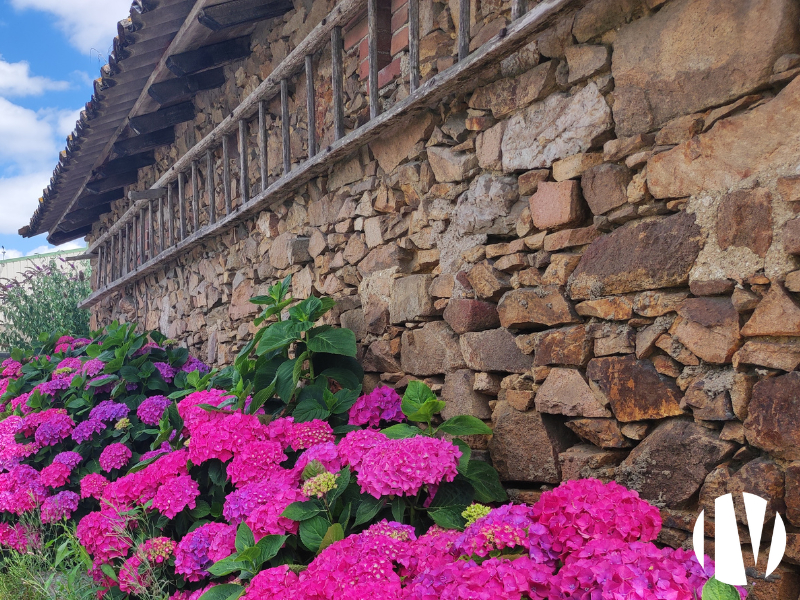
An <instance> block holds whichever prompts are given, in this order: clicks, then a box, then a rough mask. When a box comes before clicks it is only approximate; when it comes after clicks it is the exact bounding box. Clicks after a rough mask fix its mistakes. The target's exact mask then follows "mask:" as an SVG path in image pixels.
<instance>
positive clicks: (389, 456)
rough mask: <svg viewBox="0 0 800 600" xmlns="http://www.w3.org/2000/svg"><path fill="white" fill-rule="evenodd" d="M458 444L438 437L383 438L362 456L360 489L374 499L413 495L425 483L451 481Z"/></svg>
mask: <svg viewBox="0 0 800 600" xmlns="http://www.w3.org/2000/svg"><path fill="white" fill-rule="evenodd" d="M460 457H461V450H459V449H458V446H456V445H455V444H453V443H451V442H448V441H447V440H440V439H437V438H431V437H424V436H418V437H414V438H408V439H402V440H391V439H386V440H384V441H383V442H382V443H380V444H378V445H376V446H375V447H373V448H372V449H370V450H369V451H367V453H366V454H365V455H364V457H363V458H362V459H361V462H360V465H359V467H358V469H357V470H356V473H357V474H358V483H359V484H360V485H361V491H362V492H364V493H365V494H370V495H371V496H373V497H375V498H380V497H382V496H403V495H405V496H415V495H416V494H417V493H418V492H419V490H420V489H421V488H422V487H423V486H425V485H428V486H435V485H438V484H439V483H441V482H442V481H453V479H455V477H456V475H457V474H458V471H457V469H458V459H459V458H460Z"/></svg>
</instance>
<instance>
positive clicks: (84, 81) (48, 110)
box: [0, 0, 130, 259]
mask: <svg viewBox="0 0 800 600" xmlns="http://www.w3.org/2000/svg"><path fill="white" fill-rule="evenodd" d="M129 10H130V0H0V140H2V143H1V144H0V259H2V258H13V257H18V256H23V255H26V254H31V253H36V252H42V251H46V250H52V247H49V246H48V245H47V240H46V239H45V236H43V235H42V236H38V237H36V238H32V239H23V238H21V237H20V236H19V235H17V230H18V229H19V228H20V227H22V226H23V225H25V224H27V223H28V221H29V219H30V216H31V215H32V214H33V211H34V210H35V209H36V205H37V202H38V198H39V196H41V195H42V190H43V189H44V188H45V187H46V186H47V184H48V182H49V180H50V176H51V175H52V172H53V168H54V167H55V165H56V161H57V158H58V153H59V152H60V151H61V150H62V149H63V148H64V145H65V139H66V137H67V135H68V134H69V133H70V132H71V131H72V130H73V129H74V128H75V121H76V119H77V118H78V114H79V112H80V109H81V107H83V106H84V105H85V103H86V102H87V100H88V99H89V98H90V96H91V93H92V85H91V84H92V80H93V79H94V78H95V77H97V76H98V74H99V70H100V67H101V66H102V65H103V64H104V63H105V62H106V61H107V59H108V54H109V51H110V49H111V44H112V41H113V38H114V35H116V26H117V25H116V24H117V21H119V20H120V19H123V18H125V17H127V16H128V13H129ZM82 245H83V242H82V240H77V243H70V244H67V245H65V246H64V247H70V248H76V247H80V246H82Z"/></svg>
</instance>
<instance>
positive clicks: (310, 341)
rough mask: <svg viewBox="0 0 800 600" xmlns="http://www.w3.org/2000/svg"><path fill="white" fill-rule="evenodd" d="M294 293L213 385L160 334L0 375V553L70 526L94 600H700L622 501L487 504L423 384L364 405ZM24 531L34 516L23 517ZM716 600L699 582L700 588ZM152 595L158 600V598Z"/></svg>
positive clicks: (64, 342)
mask: <svg viewBox="0 0 800 600" xmlns="http://www.w3.org/2000/svg"><path fill="white" fill-rule="evenodd" d="M287 291H288V280H287V281H284V282H281V283H280V284H278V285H276V286H273V288H271V289H270V292H269V294H268V295H267V296H262V297H259V298H255V299H254V301H255V302H256V303H257V304H260V305H263V306H264V309H263V311H262V313H261V314H260V315H259V317H258V318H257V320H256V321H257V324H258V325H259V326H262V325H263V327H262V328H261V329H260V330H259V331H258V333H257V334H256V336H255V339H254V340H253V342H251V343H250V344H249V345H248V346H247V347H245V348H244V349H243V351H242V353H241V354H240V355H239V357H238V358H237V360H236V363H235V364H234V365H232V366H230V367H228V368H226V369H223V370H221V371H211V370H210V369H209V368H208V367H207V366H206V365H204V364H203V363H202V362H200V361H198V360H197V359H195V358H192V357H190V356H188V354H187V352H186V350H184V349H181V348H176V347H174V345H173V344H171V343H170V342H169V340H165V339H164V337H163V336H161V335H160V334H158V333H157V332H149V333H147V334H142V335H138V334H136V332H135V330H134V327H133V326H130V325H118V324H114V325H112V326H110V327H109V328H108V329H107V330H106V331H104V332H100V333H97V334H94V335H93V337H92V338H91V339H89V338H87V339H78V340H75V339H72V338H70V337H66V336H61V337H56V336H53V337H51V338H49V339H46V340H43V344H42V347H41V348H39V349H37V350H36V351H35V352H34V353H30V354H27V355H23V354H22V353H21V352H15V353H14V355H13V356H12V358H11V359H9V360H7V361H5V362H4V363H3V364H2V375H1V376H0V377H2V378H0V391H3V393H2V395H1V396H0V403H2V405H3V408H4V411H5V413H4V414H5V419H4V420H2V421H0V510H1V511H3V512H2V515H3V516H2V520H3V521H4V522H3V523H0V546H2V547H3V548H5V549H6V550H4V551H6V552H15V551H24V549H25V547H26V542H25V539H26V538H25V536H26V534H25V533H24V532H23V531H22V530H21V529H20V527H19V523H18V516H19V515H22V514H26V513H29V512H30V513H36V514H39V515H40V518H41V520H42V522H44V523H52V522H56V521H60V520H62V519H68V520H71V521H72V522H74V523H75V524H76V525H77V527H76V535H77V538H78V540H79V541H80V542H81V544H82V545H83V547H84V549H85V550H86V552H87V553H88V554H89V556H90V557H91V559H92V561H93V562H92V568H91V569H90V574H91V575H92V577H93V578H94V579H95V581H97V582H98V583H99V584H101V585H103V586H104V589H105V592H103V594H105V595H106V596H107V597H109V598H125V597H131V598H134V597H137V595H141V594H142V593H143V592H144V591H145V590H148V589H153V588H154V582H156V581H158V582H159V585H158V586H155V587H157V588H159V589H164V587H165V585H166V586H167V587H169V589H170V592H169V593H170V594H171V595H170V596H169V597H170V599H171V600H200V599H201V598H202V600H235V599H236V598H246V599H249V600H257V599H258V600H260V599H266V598H287V599H289V598H292V599H309V600H312V599H313V600H316V599H320V600H321V599H326V600H339V599H342V600H345V599H347V600H360V599H361V598H364V599H366V598H373V597H381V598H390V599H392V598H397V599H401V598H402V599H406V598H408V599H419V600H423V599H425V600H427V599H431V600H432V599H434V598H436V599H453V600H455V599H463V600H471V599H476V600H478V599H481V600H482V599H486V600H489V599H492V600H495V599H497V600H505V599H509V600H518V599H519V600H521V599H522V598H526V599H530V600H534V599H539V598H542V599H544V598H547V599H551V598H553V599H555V598H575V599H579V598H580V599H592V600H593V599H595V598H611V599H616V598H634V599H635V598H643V599H644V598H648V599H650V598H652V599H662V598H663V599H665V600H666V599H668V600H683V599H686V600H690V599H694V598H698V597H699V596H700V593H701V589H702V587H703V585H704V584H705V583H706V581H707V580H709V577H710V575H711V574H713V564H712V563H711V561H707V563H706V569H705V570H704V569H703V568H701V567H700V565H699V563H698V562H697V561H696V560H695V558H694V557H693V556H692V555H690V553H688V552H685V551H673V550H670V549H660V548H658V547H656V546H655V545H654V544H653V543H652V542H653V540H654V539H655V538H656V536H657V535H658V532H659V530H660V527H661V520H660V517H659V513H658V510H657V509H655V508H654V507H652V506H650V505H648V504H647V503H646V502H644V501H643V500H641V499H640V498H639V497H638V495H637V494H636V493H635V492H631V491H628V490H626V489H625V488H623V487H621V486H619V485H616V484H613V483H611V484H603V483H601V482H599V481H596V480H584V481H577V482H568V483H565V484H563V485H562V486H560V487H558V488H556V489H555V490H553V491H549V492H545V493H544V494H542V497H541V500H540V501H539V502H538V503H536V504H535V505H533V506H525V505H511V504H503V503H504V502H505V501H506V500H507V497H506V495H505V492H504V491H503V489H502V487H501V485H500V482H499V479H498V477H497V473H496V472H495V471H494V469H493V468H492V467H491V466H490V465H488V464H487V463H485V462H482V461H478V460H474V459H472V457H471V453H470V449H469V446H467V444H465V443H464V442H463V441H461V440H460V439H459V436H467V435H480V434H489V433H491V430H490V429H489V428H488V427H487V426H486V425H485V424H484V423H483V422H482V421H480V420H478V419H475V418H474V417H469V416H464V415H462V416H457V417H453V418H451V419H448V420H444V421H443V420H442V419H441V418H440V417H439V416H438V415H439V414H440V412H441V411H442V409H443V408H444V406H445V404H444V402H442V401H441V400H439V399H438V398H437V397H436V396H435V394H433V393H432V392H431V390H430V389H429V388H428V387H427V386H426V385H424V384H423V383H422V382H418V381H412V382H410V383H409V385H408V387H407V389H406V390H405V393H404V395H403V396H402V397H401V396H400V395H399V394H398V393H397V392H396V391H395V390H393V389H391V388H389V387H381V388H378V389H376V390H373V391H372V392H370V393H368V394H361V388H360V379H361V372H360V367H358V364H357V362H355V360H354V357H355V354H356V347H355V338H354V336H353V335H352V332H349V331H347V330H342V329H333V328H330V327H328V326H327V325H320V324H319V323H320V320H321V318H322V317H323V315H324V314H325V313H326V312H327V311H328V310H330V308H331V307H332V306H333V304H332V302H330V301H329V300H328V299H318V298H309V299H307V300H303V301H302V302H299V303H294V302H293V300H292V299H291V298H287V297H286V295H287ZM37 511H38V513H37ZM712 581H713V579H712ZM165 582H166V584H165Z"/></svg>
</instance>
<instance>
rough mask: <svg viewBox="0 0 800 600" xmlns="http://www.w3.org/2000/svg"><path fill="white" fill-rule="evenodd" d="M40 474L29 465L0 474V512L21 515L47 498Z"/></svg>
mask: <svg viewBox="0 0 800 600" xmlns="http://www.w3.org/2000/svg"><path fill="white" fill-rule="evenodd" d="M47 496H48V493H47V489H46V488H45V486H44V485H43V484H42V482H41V474H40V473H39V471H37V470H36V469H34V468H33V467H31V466H30V465H17V466H15V467H13V468H12V469H11V470H10V471H9V472H8V473H2V474H0V511H6V512H10V513H13V514H15V515H21V514H23V513H25V512H28V511H31V510H33V509H35V508H36V506H37V505H38V504H39V503H41V502H43V501H44V499H45V498H47Z"/></svg>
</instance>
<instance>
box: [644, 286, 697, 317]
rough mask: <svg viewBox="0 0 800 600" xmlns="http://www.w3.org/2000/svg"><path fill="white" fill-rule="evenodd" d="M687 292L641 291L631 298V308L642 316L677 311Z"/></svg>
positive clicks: (660, 314) (654, 315) (658, 315)
mask: <svg viewBox="0 0 800 600" xmlns="http://www.w3.org/2000/svg"><path fill="white" fill-rule="evenodd" d="M688 295H689V294H688V293H686V292H656V291H653V292H642V293H641V294H636V296H635V297H634V299H633V310H634V312H636V313H637V314H640V315H642V316H643V317H660V316H662V315H666V314H667V313H671V312H677V310H678V308H680V306H681V305H682V304H683V302H684V300H686V297H687V296H688Z"/></svg>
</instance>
